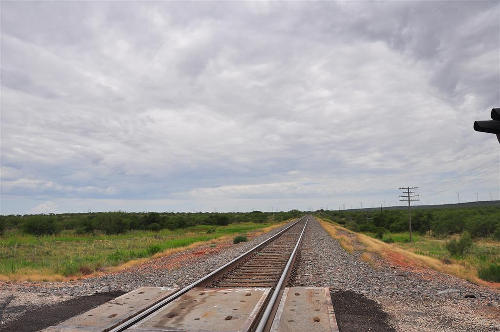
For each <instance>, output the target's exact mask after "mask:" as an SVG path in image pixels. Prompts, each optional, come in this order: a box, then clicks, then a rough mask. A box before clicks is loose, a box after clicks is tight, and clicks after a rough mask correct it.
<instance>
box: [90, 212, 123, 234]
mask: <svg viewBox="0 0 500 332" xmlns="http://www.w3.org/2000/svg"><path fill="white" fill-rule="evenodd" d="M95 223H96V224H97V225H98V226H99V228H100V229H102V230H103V231H104V232H105V233H106V234H119V233H124V232H126V231H128V230H129V228H130V220H129V219H127V218H124V215H122V213H115V212H110V213H102V214H99V215H98V217H97V218H96V221H95Z"/></svg>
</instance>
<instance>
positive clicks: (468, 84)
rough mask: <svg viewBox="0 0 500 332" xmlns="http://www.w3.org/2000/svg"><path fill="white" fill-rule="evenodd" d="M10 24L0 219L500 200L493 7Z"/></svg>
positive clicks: (57, 13)
mask: <svg viewBox="0 0 500 332" xmlns="http://www.w3.org/2000/svg"><path fill="white" fill-rule="evenodd" d="M1 38H2V39H1V70H2V71H1V157H2V159H1V167H2V168H1V213H2V214H10V213H39V212H44V213H47V212H68V211H81V212H87V211H116V210H124V211H153V210H154V211H247V210H268V211H271V210H272V209H274V210H288V209H293V208H297V209H319V208H330V209H338V208H339V206H340V207H344V206H345V207H346V208H350V207H353V208H357V207H360V206H361V204H363V207H367V206H379V205H380V204H381V203H382V204H384V205H395V204H399V202H398V194H399V193H398V190H397V189H398V187H400V186H403V185H410V186H419V187H420V188H421V189H420V194H421V199H422V201H421V202H420V203H424V204H437V203H444V202H456V201H457V200H458V194H457V193H460V201H461V202H464V201H475V200H476V197H477V196H478V198H479V200H489V199H490V198H492V199H499V197H500V192H499V187H500V145H499V144H498V141H497V140H496V138H495V136H494V135H489V134H482V133H477V132H475V131H473V129H472V125H473V121H474V120H487V119H489V111H490V110H491V108H492V107H500V2H498V1H469V2H467V1H453V2H411V1H401V2H397V1H392V2H363V1H361V2H359V1H357V2H352V3H348V2H293V3H292V2H290V3H283V2H280V3H269V2H252V3H251V2H237V3H229V2H219V3H214V2H189V3H179V2H161V1H157V2H151V3H148V2H131V1H127V2H63V1H56V2H47V1H42V2H7V1H2V2H1ZM476 193H477V196H476Z"/></svg>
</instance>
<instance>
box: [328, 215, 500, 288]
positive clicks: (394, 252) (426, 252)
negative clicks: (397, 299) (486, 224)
mask: <svg viewBox="0 0 500 332" xmlns="http://www.w3.org/2000/svg"><path fill="white" fill-rule="evenodd" d="M321 224H322V226H323V228H325V230H326V231H327V232H328V233H329V234H330V235H331V236H332V237H334V238H336V239H337V240H339V243H340V245H341V246H342V247H343V248H344V249H345V250H346V251H348V252H351V253H353V252H355V251H357V252H359V253H360V254H361V258H362V259H364V260H365V261H367V262H369V263H371V264H373V265H374V264H377V257H382V258H383V259H384V260H386V261H387V262H389V263H390V264H392V265H396V266H398V267H400V268H403V269H410V270H419V269H421V268H422V267H425V268H431V269H434V270H436V271H440V272H444V273H448V274H452V275H455V276H457V277H460V278H463V279H466V280H469V281H471V282H474V283H476V284H481V285H487V286H490V287H494V288H500V283H499V281H498V276H499V274H498V273H499V271H498V270H495V269H494V268H491V267H490V266H493V267H494V266H498V263H499V260H500V243H499V242H498V241H493V240H491V239H476V240H474V241H473V245H472V247H471V249H470V250H469V251H468V252H467V253H466V254H464V255H462V256H453V255H451V254H450V252H449V251H448V249H447V248H446V244H447V243H449V241H450V239H436V238H434V237H432V236H429V235H418V236H416V237H414V242H413V243H410V242H408V241H406V240H405V239H406V238H407V237H408V234H405V233H396V234H394V238H396V239H398V240H400V241H394V242H392V243H386V242H384V241H382V240H380V239H377V238H376V236H375V234H373V233H371V234H370V233H368V234H363V233H358V232H353V231H351V230H349V229H347V228H345V227H343V226H342V225H340V224H338V223H336V222H333V221H331V220H328V219H321ZM453 237H454V238H456V237H457V235H454V236H453ZM490 269H493V270H490ZM485 270H486V272H485Z"/></svg>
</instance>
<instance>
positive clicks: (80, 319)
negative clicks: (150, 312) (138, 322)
mask: <svg viewBox="0 0 500 332" xmlns="http://www.w3.org/2000/svg"><path fill="white" fill-rule="evenodd" d="M174 291H175V289H171V288H165V287H141V288H138V289H136V290H134V291H131V292H129V293H126V294H123V295H122V296H119V297H117V298H115V299H113V300H111V301H108V302H106V303H104V304H102V305H100V306H98V307H96V308H94V309H92V310H89V311H87V312H85V313H83V314H81V315H78V316H75V317H73V318H70V319H68V320H66V321H64V322H62V323H61V324H59V325H57V326H51V327H49V328H47V329H45V330H44V331H46V332H56V331H57V332H69V331H85V332H90V331H92V332H93V331H106V330H108V329H111V328H112V327H114V326H117V325H118V324H120V323H122V322H124V321H125V320H127V319H128V318H130V317H132V316H135V315H136V314H138V313H140V312H142V311H144V310H145V309H146V308H147V307H149V306H151V305H152V304H154V303H157V302H159V301H160V300H162V299H164V298H166V297H167V296H169V295H170V294H172V293H173V292H174Z"/></svg>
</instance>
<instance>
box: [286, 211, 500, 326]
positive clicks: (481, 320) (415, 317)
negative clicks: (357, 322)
mask: <svg viewBox="0 0 500 332" xmlns="http://www.w3.org/2000/svg"><path fill="white" fill-rule="evenodd" d="M290 285H291V286H324V287H330V288H331V290H332V293H333V294H335V292H346V291H352V292H354V293H356V294H361V295H363V296H365V297H366V298H368V299H371V300H374V301H375V302H377V303H379V304H381V305H382V308H383V310H384V311H385V312H387V313H388V314H389V317H388V320H389V322H388V323H389V324H390V325H391V326H393V327H394V328H395V329H396V330H398V331H450V332H451V331H498V330H500V324H499V322H500V315H499V313H500V311H499V307H498V304H499V302H500V301H499V300H500V297H499V292H498V291H495V290H493V289H488V288H485V287H480V286H476V285H474V284H472V283H470V282H467V281H465V280H462V279H459V278H456V277H453V276H450V275H447V274H443V273H439V272H436V271H429V273H427V274H426V277H425V279H424V278H423V277H422V274H420V273H413V272H411V271H403V270H399V269H398V268H397V267H391V266H389V265H388V264H382V265H381V266H377V267H372V266H371V265H370V264H368V263H366V262H364V261H363V260H361V259H360V253H359V252H358V253H357V252H354V253H352V254H351V253H348V252H346V251H345V250H344V249H343V248H342V247H341V246H340V244H339V243H338V241H337V240H335V239H333V238H332V237H331V236H330V235H329V234H328V233H327V232H326V231H325V230H324V229H323V227H321V225H320V224H319V222H318V221H316V220H315V219H313V218H311V221H310V222H309V224H308V226H307V232H306V233H305V237H304V241H303V243H302V248H301V250H300V252H299V256H298V257H297V259H296V264H295V272H294V274H293V275H292V278H291V281H290ZM339 294H341V293H339ZM466 296H474V298H468V297H467V298H466ZM332 301H333V302H334V303H335V296H332ZM335 311H336V313H337V309H335ZM344 330H345V331H348V330H351V329H349V328H347V329H344ZM344 330H341V331H344ZM355 330H356V329H352V331H355Z"/></svg>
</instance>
